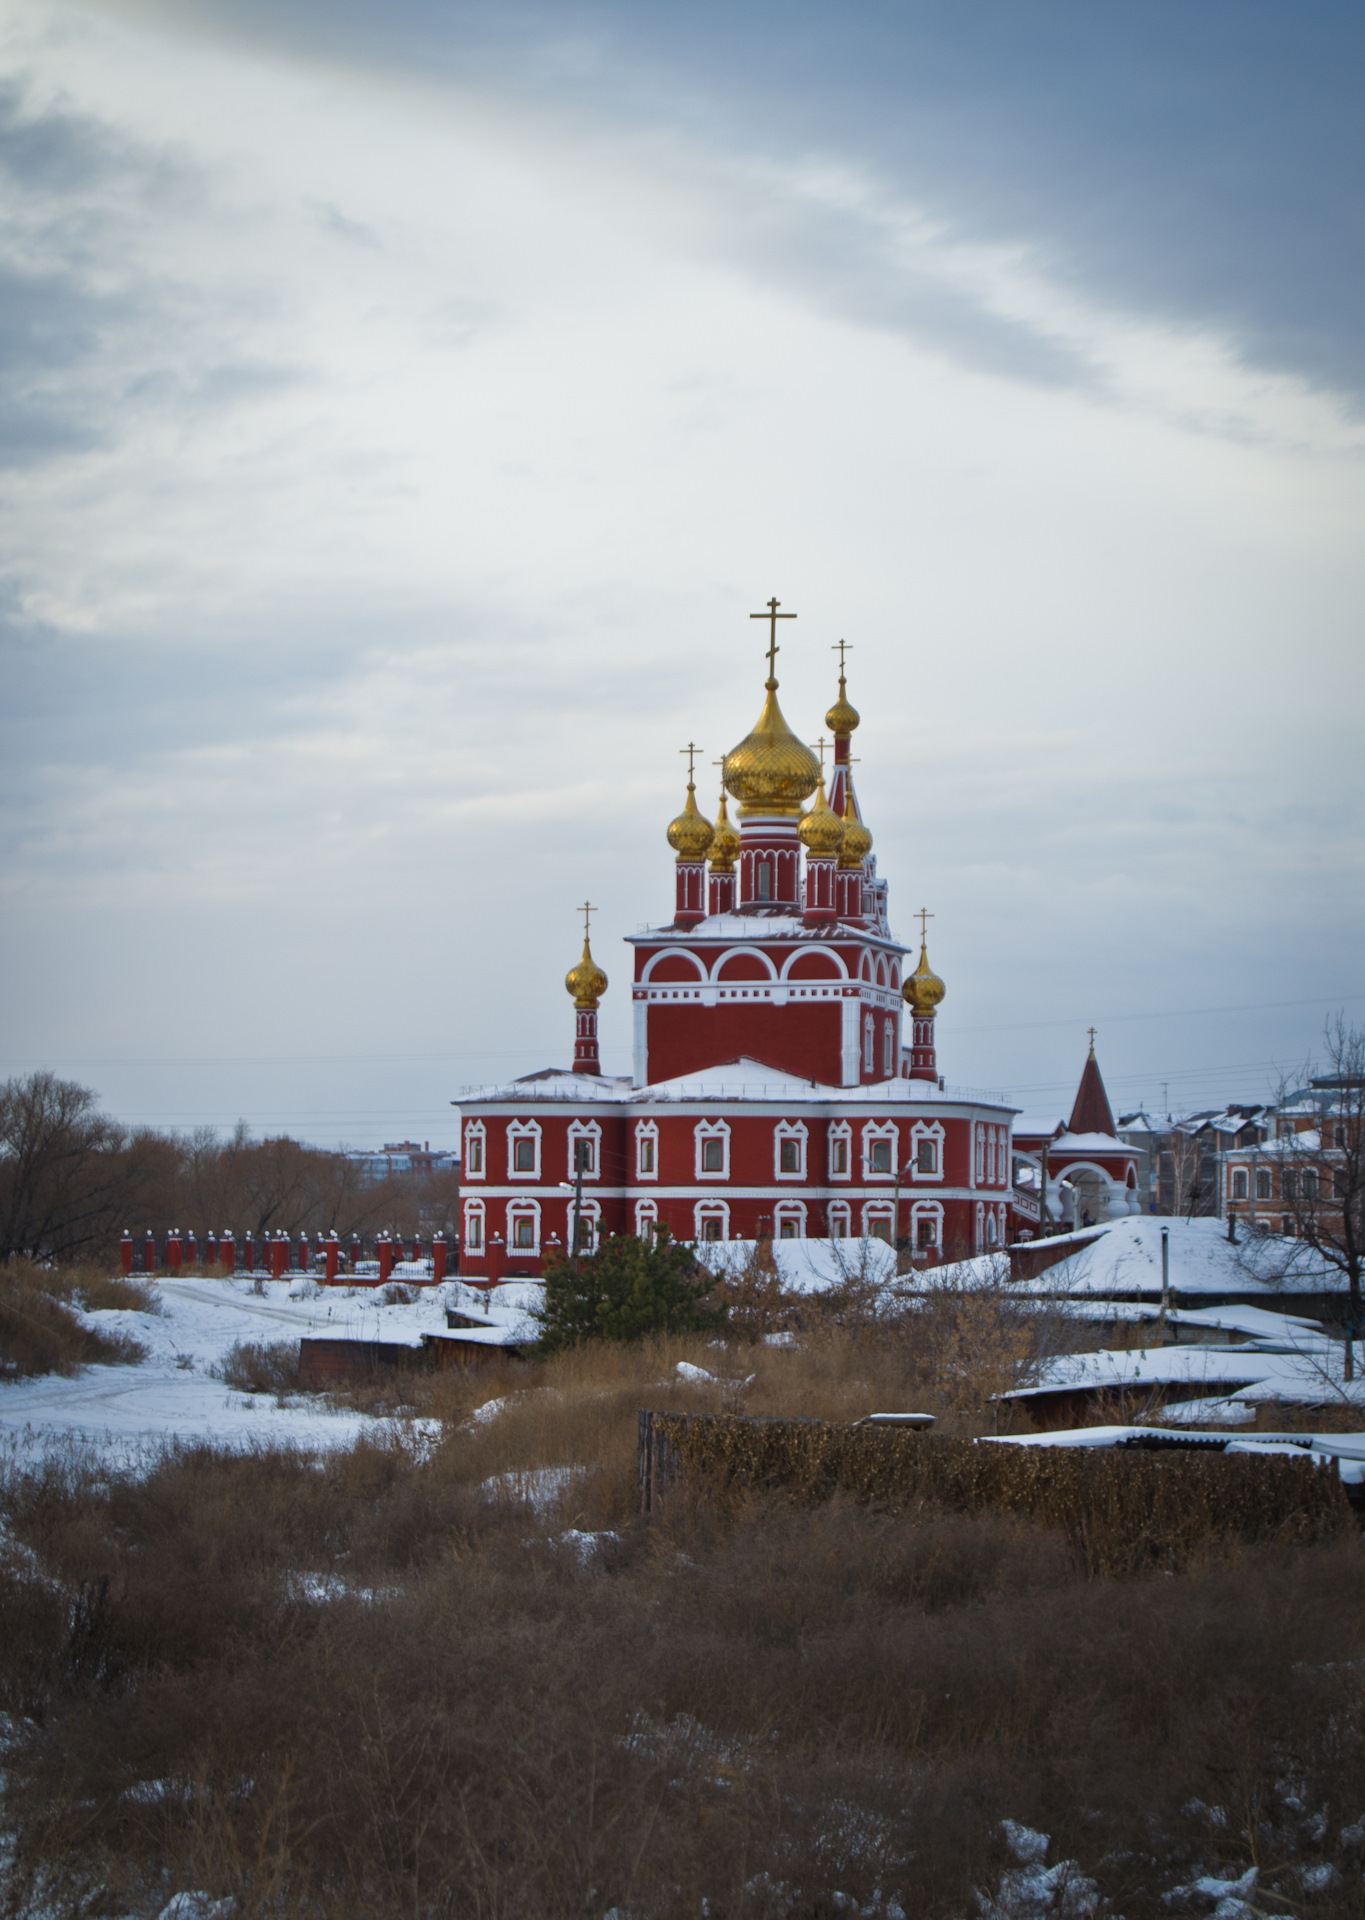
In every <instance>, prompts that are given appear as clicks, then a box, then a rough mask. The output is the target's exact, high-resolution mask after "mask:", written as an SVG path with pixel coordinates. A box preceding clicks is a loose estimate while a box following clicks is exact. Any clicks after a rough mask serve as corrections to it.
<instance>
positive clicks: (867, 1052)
mask: <svg viewBox="0 0 1365 1920" xmlns="http://www.w3.org/2000/svg"><path fill="white" fill-rule="evenodd" d="M876 1058H877V1035H876V1022H875V1021H874V1020H873V1018H872V1015H871V1013H870V1012H868V1013H865V1014H864V1015H863V1072H864V1073H875V1071H876V1067H875V1065H874V1062H875V1060H876Z"/></svg>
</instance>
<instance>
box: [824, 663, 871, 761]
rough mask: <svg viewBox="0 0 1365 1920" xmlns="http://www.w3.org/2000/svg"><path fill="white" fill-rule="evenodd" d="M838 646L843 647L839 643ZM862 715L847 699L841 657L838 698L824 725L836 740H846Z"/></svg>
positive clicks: (846, 687) (826, 716)
mask: <svg viewBox="0 0 1365 1920" xmlns="http://www.w3.org/2000/svg"><path fill="white" fill-rule="evenodd" d="M839 644H840V646H842V645H843V642H842V641H841V642H840V643H839ZM861 719H862V715H861V714H860V713H859V712H858V709H857V708H856V707H855V706H854V704H853V702H852V701H851V700H850V699H849V697H848V686H847V682H846V681H845V678H844V663H843V657H842V655H841V656H840V660H839V698H838V699H837V700H836V701H835V703H834V705H833V706H832V707H831V708H830V710H829V712H828V713H827V714H826V715H825V725H826V726H827V727H828V728H829V730H830V732H831V733H832V734H833V735H834V737H835V739H836V740H847V738H848V736H849V735H850V734H851V733H852V732H853V731H854V730H855V728H856V727H857V726H858V723H859V721H860V720H861Z"/></svg>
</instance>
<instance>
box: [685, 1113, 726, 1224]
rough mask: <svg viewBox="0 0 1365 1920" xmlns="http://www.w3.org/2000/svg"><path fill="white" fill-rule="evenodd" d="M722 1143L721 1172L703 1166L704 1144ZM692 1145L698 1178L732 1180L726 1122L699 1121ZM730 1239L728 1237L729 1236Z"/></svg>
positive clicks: (694, 1128)
mask: <svg viewBox="0 0 1365 1920" xmlns="http://www.w3.org/2000/svg"><path fill="white" fill-rule="evenodd" d="M704 1140H719V1141H720V1143H721V1144H720V1162H721V1163H720V1171H719V1173H717V1172H716V1170H715V1169H714V1168H710V1169H709V1170H708V1169H704V1168H703V1166H702V1142H703V1141H704ZM692 1145H693V1151H694V1154H695V1156H696V1168H695V1172H696V1177H697V1179H698V1181H703V1180H728V1179H729V1178H730V1128H729V1126H728V1124H727V1123H726V1122H725V1121H724V1120H698V1122H697V1124H696V1126H695V1127H693V1129H692ZM727 1238H728V1235H727Z"/></svg>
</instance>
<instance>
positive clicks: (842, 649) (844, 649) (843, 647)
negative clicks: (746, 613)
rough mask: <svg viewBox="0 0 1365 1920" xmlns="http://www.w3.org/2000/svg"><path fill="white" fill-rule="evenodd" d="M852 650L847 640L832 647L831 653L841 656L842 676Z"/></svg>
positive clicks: (840, 669)
mask: <svg viewBox="0 0 1365 1920" xmlns="http://www.w3.org/2000/svg"><path fill="white" fill-rule="evenodd" d="M758 617H759V618H760V619H762V617H763V616H762V615H761V614H760V615H759V616H758ZM852 651H853V648H852V647H851V646H850V645H849V643H848V641H847V640H839V641H837V642H836V643H835V645H834V646H832V647H831V648H830V652H831V653H837V654H838V656H839V674H840V677H841V678H842V676H843V671H844V655H845V654H846V653H852Z"/></svg>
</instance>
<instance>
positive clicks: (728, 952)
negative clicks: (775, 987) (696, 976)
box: [705, 947, 817, 987]
mask: <svg viewBox="0 0 1365 1920" xmlns="http://www.w3.org/2000/svg"><path fill="white" fill-rule="evenodd" d="M742 953H744V954H748V955H749V956H750V957H751V958H752V959H755V960H761V961H762V962H763V964H764V966H765V967H766V968H767V969H768V971H767V973H766V974H760V975H759V977H758V979H757V980H754V979H749V980H722V979H721V977H720V970H721V968H722V967H723V966H727V965H728V964H729V962H730V961H731V960H735V959H737V958H738V957H739V955H740V954H742ZM705 977H706V978H707V979H708V980H709V981H710V982H711V983H712V985H713V986H717V987H761V986H763V985H764V984H765V982H766V984H767V985H769V986H771V985H772V983H773V982H774V981H775V980H776V979H778V977H779V976H778V971H777V968H776V967H775V966H774V965H773V958H772V955H771V954H770V953H766V952H765V951H764V949H763V948H762V947H722V948H721V950H720V952H719V953H718V954H717V955H716V957H715V960H714V961H713V962H712V965H711V970H710V972H709V973H708V974H707V975H706V976H705ZM812 984H817V983H814V982H812Z"/></svg>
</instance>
